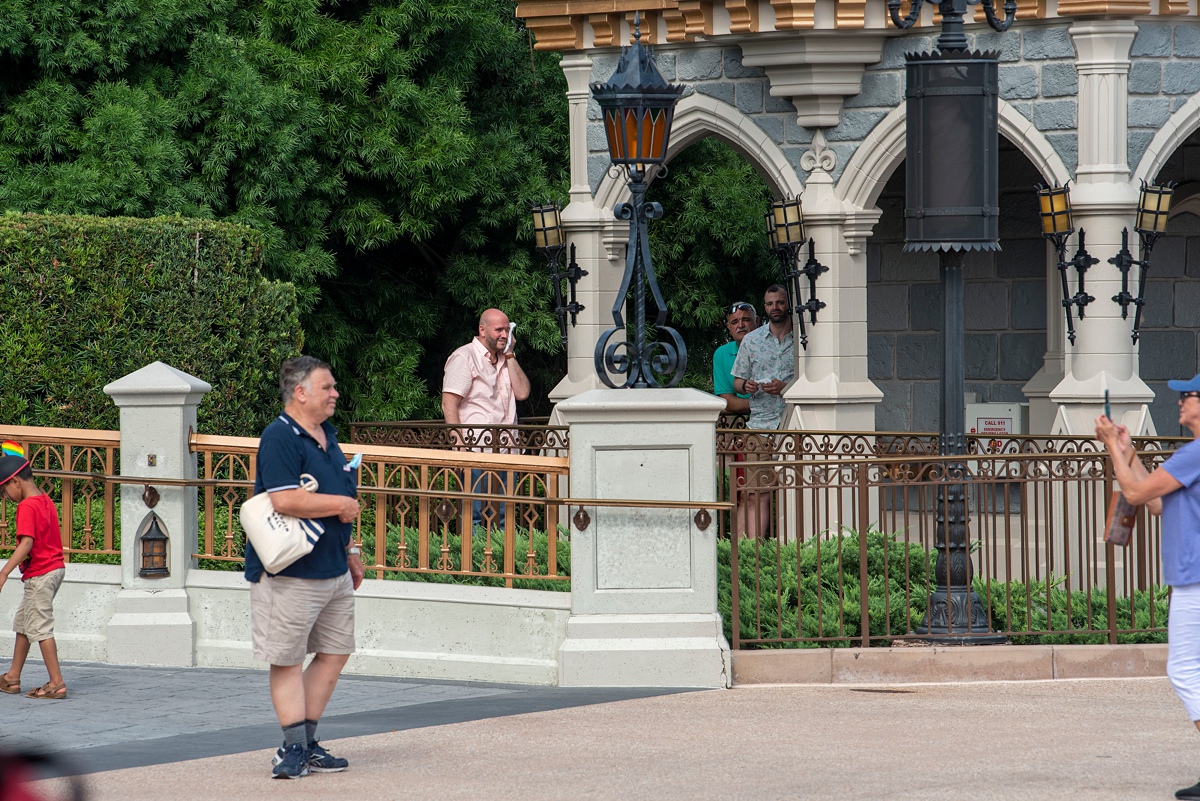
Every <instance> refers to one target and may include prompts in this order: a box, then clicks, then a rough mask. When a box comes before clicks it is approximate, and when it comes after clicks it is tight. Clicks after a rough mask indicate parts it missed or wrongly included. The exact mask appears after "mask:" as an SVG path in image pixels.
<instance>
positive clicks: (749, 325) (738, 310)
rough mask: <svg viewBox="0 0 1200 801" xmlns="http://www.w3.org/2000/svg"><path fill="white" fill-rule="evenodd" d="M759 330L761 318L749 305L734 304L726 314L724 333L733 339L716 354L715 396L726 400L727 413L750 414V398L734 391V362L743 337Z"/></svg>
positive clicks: (714, 365)
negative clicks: (759, 318) (756, 329)
mask: <svg viewBox="0 0 1200 801" xmlns="http://www.w3.org/2000/svg"><path fill="white" fill-rule="evenodd" d="M755 328H758V315H757V314H755V313H754V307H753V306H751V305H750V304H749V303H735V304H733V305H732V306H730V307H729V309H728V311H727V312H726V313H725V330H726V331H728V332H729V336H731V337H732V338H733V340H732V341H731V342H726V343H725V344H724V345H722V346H721V347H719V348H717V350H716V352H715V353H713V394H714V395H717V396H719V397H720V398H722V399H724V401H725V412H726V413H728V414H739V413H740V414H747V413H749V411H750V396H749V395H743V394H742V393H740V392H737V391H735V390H734V388H733V375H732V370H733V361H734V359H736V358H737V352H738V344H739V343H740V342H741V341H742V337H744V336H746V334H748V333H750V332H751V331H753V330H754V329H755Z"/></svg>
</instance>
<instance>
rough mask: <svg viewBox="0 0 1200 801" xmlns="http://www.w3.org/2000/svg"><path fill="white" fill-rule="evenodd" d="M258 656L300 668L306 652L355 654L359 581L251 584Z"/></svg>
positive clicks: (278, 579)
mask: <svg viewBox="0 0 1200 801" xmlns="http://www.w3.org/2000/svg"><path fill="white" fill-rule="evenodd" d="M250 642H251V647H252V649H253V652H254V658H255V659H259V660H262V661H263V662H267V663H270V664H272V665H299V664H300V663H301V662H303V661H304V657H305V655H306V654H315V653H321V654H352V653H354V582H353V581H352V580H351V578H350V572H349V571H347V572H346V573H344V574H342V575H341V576H337V577H336V578H331V579H303V578H292V577H291V576H268V575H266V574H264V575H263V577H262V578H261V579H259V580H258V581H257V582H255V583H253V584H251V585H250Z"/></svg>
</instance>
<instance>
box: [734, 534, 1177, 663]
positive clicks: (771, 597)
mask: <svg viewBox="0 0 1200 801" xmlns="http://www.w3.org/2000/svg"><path fill="white" fill-rule="evenodd" d="M819 544H820V553H819V554H818V551H817V547H818V541H817V540H809V541H808V542H805V543H802V544H797V543H795V542H791V543H788V544H786V545H783V546H779V545H778V544H777V543H776V542H775V541H774V540H760V541H758V542H755V541H754V540H742V541H740V542H739V543H738V568H739V571H738V580H739V582H738V598H739V604H738V612H739V618H740V619H739V620H738V627H739V632H740V634H741V637H742V638H743V639H757V638H760V637H761V638H779V637H781V638H785V639H786V638H794V637H830V638H835V639H831V640H829V641H825V642H804V643H796V642H790V643H779V644H764V645H761V646H759V647H763V648H797V647H799V648H816V647H822V646H826V647H835V648H837V647H856V646H859V645H861V644H862V639H861V633H862V626H861V622H860V602H859V599H860V597H861V594H860V593H861V584H860V581H859V540H858V534H857V533H855V532H853V531H850V530H846V532H845V533H844V534H843V535H842V536H841V537H840V538H834V539H829V540H821V541H820V543H819ZM731 555H732V545H731V543H730V541H729V540H718V541H717V575H718V592H717V609H718V611H719V612H720V613H721V616H722V618H723V619H724V623H725V636H726V637H729V638H730V639H732V637H733V620H732V611H733V598H732V588H733V578H732V569H731V564H730V557H731ZM936 556H937V554H936V551H928V552H926V551H925V550H924V549H923V548H922V547H921V546H919V545H916V544H911V543H910V544H908V545H906V544H904V543H903V542H902V541H897V538H895V537H893V536H887V535H884V534H882V533H880V532H878V531H875V530H871V531H868V532H867V587H868V590H867V591H868V594H869V597H868V601H867V609H868V625H869V628H870V634H871V636H874V637H887V636H892V635H902V634H904V633H905V632H906V631H907V629H908V625H909V624H911V626H913V627H916V626H917V625H919V624H920V623H921V621H922V619H923V618H924V615H925V609H926V607H927V597H926V593H927V589H926V588H927V587H929V588H930V589H932V585H933V583H934V582H933V575H934V560H935V558H936ZM885 557H886V558H885ZM906 564H907V571H908V585H909V587H910V590H909V592H908V595H907V597H906V596H905V591H904V588H905V570H906ZM797 565H799V566H800V572H799V574H798V573H797ZM885 565H886V570H885ZM756 566H757V570H756V569H755V568H756ZM798 575H802V576H803V578H802V579H799V580H798ZM1065 585H1066V581H1065V579H1063V578H1062V577H1051V578H1050V580H1049V589H1048V590H1047V586H1046V582H1045V581H1035V582H1030V583H1029V584H1025V583H1022V582H1020V581H1009V582H1002V581H993V582H992V583H991V585H990V596H989V586H988V584H986V583H985V582H984V581H983V580H981V579H979V578H978V577H977V578H976V579H975V581H974V590H975V591H976V592H977V593H979V595H980V597H981V598H982V599H983V600H984V603H985V604H988V606H989V613H990V615H991V619H992V627H993V629H994V630H995V631H1032V632H1036V631H1043V632H1049V633H1045V634H1030V635H1024V636H1021V635H1016V636H1012V637H1010V638H1009V639H1010V641H1011V642H1012V643H1014V644H1051V643H1055V644H1061V643H1075V644H1101V643H1105V642H1107V641H1108V635H1107V634H1106V633H1104V632H1105V631H1106V630H1107V628H1108V607H1107V603H1106V601H1107V599H1106V594H1105V592H1104V590H1103V589H1093V590H1092V591H1091V593H1090V594H1089V593H1087V592H1084V591H1072V592H1070V593H1068V592H1067V590H1066V587H1065ZM756 593H757V596H758V597H760V598H761V599H762V600H761V603H756V602H755V597H756ZM801 598H803V604H802V605H801V604H800V599H801ZM818 598H820V602H821V617H820V619H819V620H818V618H817V614H816V609H817V599H818ZM885 598H886V600H887V604H886V605H885V603H884V601H885ZM989 601H990V602H989ZM1152 607H1153V609H1154V625H1155V626H1156V627H1162V629H1163V630H1161V631H1148V632H1136V633H1127V634H1118V635H1117V641H1118V642H1122V643H1132V642H1166V641H1167V632H1166V630H1165V629H1166V625H1167V588H1166V587H1165V586H1162V587H1152V588H1151V589H1149V590H1137V591H1135V592H1134V593H1133V596H1132V598H1118V599H1117V601H1116V611H1117V625H1118V627H1120V628H1149V627H1150V610H1151V608H1152ZM798 608H803V610H804V613H803V615H801V616H800V618H799V619H797V615H796V610H797V609H798ZM839 626H840V627H841V628H840V630H839ZM873 644H875V645H887V644H888V641H887V640H882V641H876V642H875V643H873Z"/></svg>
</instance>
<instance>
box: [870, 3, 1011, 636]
mask: <svg viewBox="0 0 1200 801" xmlns="http://www.w3.org/2000/svg"><path fill="white" fill-rule="evenodd" d="M981 2H982V4H983V8H984V13H985V15H986V17H987V21H988V24H989V25H990V26H991V27H992V28H994V29H995V30H997V31H1004V30H1007V29H1008V27H1009V26H1010V25H1012V22H1013V20H1014V19H1015V18H1016V13H1017V4H1016V2H1015V0H1006V2H1005V3H1004V9H1003V11H1004V18H1003V19H999V18H998V17H997V15H996V9H995V7H994V5H993V0H981ZM923 4H924V0H912V3H911V9H910V11H909V13H908V16H906V17H903V18H902V17H901V16H900V6H901V0H888V10H889V12H890V13H891V17H892V21H893V22H894V23H895V24H896V26H897V27H899V28H910V27H912V26H913V24H914V23H916V21H917V19H918V18H919V16H920V13H921V7H922V5H923ZM967 6H968V2H967V0H944V2H941V3H939V4H938V10H939V12H940V13H941V17H942V32H941V36H939V37H938V41H937V45H936V49H935V50H934V51H933V52H930V53H909V54H908V55H907V56H906V61H907V65H906V69H907V84H906V90H905V93H906V102H907V118H908V121H907V150H906V153H905V158H906V160H907V188H906V189H907V191H906V194H907V197H906V202H905V206H906V208H905V210H904V216H905V246H904V249H905V251H908V252H913V251H937V253H938V258H939V260H940V262H941V275H942V398H941V412H942V430H941V433H940V435H939V437H938V449H939V452H940V453H942V454H945V455H949V456H962V455H965V454H966V450H967V449H966V434H965V433H964V431H965V428H966V420H965V417H966V410H965V408H964V406H963V362H964V357H963V352H964V333H963V328H964V325H963V254H964V253H965V252H966V251H968V250H979V251H992V250H999V249H1000V243H999V239H1000V235H999V220H1000V208H999V192H998V189H997V184H998V173H999V156H998V147H999V133H998V127H997V120H998V116H999V114H998V110H997V105H996V99H997V97H998V95H999V85H998V77H997V76H998V71H999V54H997V53H982V52H976V51H972V50H969V49H968V43H967V38H966V36H965V34H964V32H963V15H964V14H965V13H966V11H967ZM943 470H944V476H943V480H944V481H945V480H946V479H949V481H947V482H946V483H944V484H942V485H941V488H940V489H939V493H938V504H937V533H936V542H935V547H936V548H937V563H936V565H935V568H934V575H935V580H936V582H937V588H936V590H935V591H934V592H933V593H932V594H931V595H930V597H929V607H928V609H927V611H926V613H925V619H924V620H923V621H922V622H921V625H920V626H918V627H917V629H916V631H917V633H918V634H926V635H929V636H930V638H931V639H933V640H935V641H941V642H954V643H973V644H985V643H996V642H1004V638H1003V637H1002V636H1000V635H997V634H993V633H992V631H991V623H990V620H989V616H988V613H987V610H986V609H985V608H984V606H983V601H982V599H980V597H979V595H978V594H977V593H975V592H972V591H971V576H972V565H971V554H970V550H969V543H968V538H967V502H966V484H965V482H966V480H967V475H966V464H965V463H964V461H963V460H961V459H959V460H956V461H948V462H946V463H945V465H944V468H943Z"/></svg>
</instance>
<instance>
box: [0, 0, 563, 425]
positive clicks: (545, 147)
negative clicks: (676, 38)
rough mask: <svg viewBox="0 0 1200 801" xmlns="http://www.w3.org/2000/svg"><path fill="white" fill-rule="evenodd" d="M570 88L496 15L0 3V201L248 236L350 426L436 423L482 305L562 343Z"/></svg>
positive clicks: (495, 9) (227, 4) (434, 5)
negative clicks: (219, 223)
mask: <svg viewBox="0 0 1200 801" xmlns="http://www.w3.org/2000/svg"><path fill="white" fill-rule="evenodd" d="M564 92H565V82H564V80H563V78H562V73H561V71H560V70H559V69H558V67H557V58H556V56H555V55H553V54H542V53H535V52H534V51H533V50H532V48H531V46H530V41H529V38H528V35H527V34H526V33H525V32H524V31H523V30H522V29H521V28H520V26H519V24H518V22H517V20H516V19H515V18H514V16H513V6H512V4H511V3H510V2H508V0H390V2H389V1H387V0H365V1H360V2H341V3H321V2H317V1H316V0H273V1H271V2H267V1H266V0H143V1H142V2H129V1H128V0H124V1H122V0H114V1H113V2H105V3H90V2H85V0H65V1H64V0H57V1H52V0H6V1H5V2H2V3H0V205H2V206H3V207H4V208H7V209H12V210H20V211H55V212H65V213H90V214H100V215H114V214H123V215H131V216H153V215H164V214H165V215H171V214H181V215H187V216H197V217H213V218H222V219H227V220H232V221H236V222H241V223H245V224H248V225H251V226H252V227H254V228H256V229H258V230H259V231H260V232H262V234H263V236H264V240H265V253H266V269H267V271H268V273H269V274H270V275H272V276H273V277H276V278H281V279H285V280H288V281H291V282H293V283H294V284H295V286H296V288H297V294H298V297H299V299H300V302H301V306H302V311H303V317H302V319H303V324H304V328H305V331H306V341H307V350H308V351H310V352H312V353H314V354H318V355H320V356H322V357H324V358H326V359H328V360H330V361H331V362H332V363H333V365H334V367H335V369H336V370H337V372H338V375H339V378H340V379H341V381H342V382H343V384H344V385H346V389H347V390H348V391H347V392H346V393H345V395H346V400H347V404H346V405H347V406H348V407H349V409H348V412H349V414H350V415H352V416H353V417H357V418H360V419H362V418H404V417H410V416H421V415H429V414H432V413H434V412H435V411H436V389H437V383H438V376H439V374H440V368H441V363H440V358H441V357H442V356H443V355H444V353H445V352H447V351H448V350H449V349H450V348H451V346H453V345H457V344H460V342H461V341H465V340H466V338H467V337H468V336H470V334H471V331H472V328H473V326H472V324H471V322H472V320H473V318H474V317H475V315H477V314H478V312H479V311H480V310H482V309H483V308H485V307H487V306H489V305H502V306H504V307H505V308H506V309H508V310H509V311H510V314H512V315H513V316H514V317H515V318H517V319H519V320H520V321H521V322H522V329H523V334H524V336H523V338H522V341H523V343H524V344H525V345H526V347H532V348H533V349H535V350H540V351H542V352H545V353H552V352H553V351H554V350H555V349H556V348H557V337H556V335H555V327H554V322H553V318H552V316H551V315H550V314H549V313H548V304H547V303H546V302H545V298H546V297H547V294H548V282H547V281H546V280H545V278H544V276H543V275H542V274H543V273H544V272H545V270H544V267H542V266H540V265H536V264H535V262H534V261H533V259H531V258H530V253H529V251H530V250H531V248H530V247H529V242H528V227H529V226H528V222H527V217H528V214H527V210H528V208H529V206H530V205H532V203H533V202H534V201H541V200H543V199H545V198H547V197H553V196H555V194H556V191H555V190H556V189H557V188H559V187H565V185H566V180H565V177H564V170H565V165H566V160H567V144H566V119H567V117H566V99H565V95H564ZM559 196H560V197H561V192H560V193H559Z"/></svg>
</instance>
